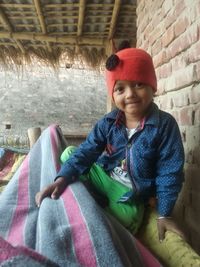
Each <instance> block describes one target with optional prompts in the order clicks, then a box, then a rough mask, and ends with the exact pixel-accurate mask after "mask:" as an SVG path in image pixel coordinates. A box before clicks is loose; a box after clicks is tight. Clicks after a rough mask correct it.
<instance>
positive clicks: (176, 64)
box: [171, 54, 188, 73]
mask: <svg viewBox="0 0 200 267" xmlns="http://www.w3.org/2000/svg"><path fill="white" fill-rule="evenodd" d="M171 64H172V73H173V72H174V71H177V70H180V69H184V68H185V67H186V66H187V65H188V64H187V58H186V56H185V54H181V55H177V56H176V57H174V58H172V59H171Z"/></svg>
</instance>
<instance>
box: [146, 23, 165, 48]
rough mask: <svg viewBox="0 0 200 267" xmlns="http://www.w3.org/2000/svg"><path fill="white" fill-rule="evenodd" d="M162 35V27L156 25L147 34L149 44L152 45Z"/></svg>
mask: <svg viewBox="0 0 200 267" xmlns="http://www.w3.org/2000/svg"><path fill="white" fill-rule="evenodd" d="M162 34H163V29H162V25H160V24H158V25H157V27H155V28H154V30H153V31H152V32H151V33H150V34H149V44H150V45H153V44H154V43H155V41H156V40H157V39H158V38H160V36H162Z"/></svg>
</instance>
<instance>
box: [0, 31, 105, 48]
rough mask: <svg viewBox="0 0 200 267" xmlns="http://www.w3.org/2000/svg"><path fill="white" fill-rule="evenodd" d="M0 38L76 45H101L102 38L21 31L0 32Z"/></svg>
mask: <svg viewBox="0 0 200 267" xmlns="http://www.w3.org/2000/svg"><path fill="white" fill-rule="evenodd" d="M0 38H8V39H13V38H15V39H17V40H30V41H40V42H45V41H46V42H53V43H66V44H78V45H82V44H83V45H84V44H88V45H103V44H104V39H95V38H84V37H68V36H64V37H58V36H49V35H45V34H40V33H36V34H29V33H25V32H24V33H23V32H20V33H19V32H14V33H9V32H0Z"/></svg>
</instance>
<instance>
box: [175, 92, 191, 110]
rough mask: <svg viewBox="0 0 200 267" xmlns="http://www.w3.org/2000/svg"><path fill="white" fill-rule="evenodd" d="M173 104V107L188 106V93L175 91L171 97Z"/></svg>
mask: <svg viewBox="0 0 200 267" xmlns="http://www.w3.org/2000/svg"><path fill="white" fill-rule="evenodd" d="M172 99H173V104H174V106H175V107H183V106H187V105H188V104H189V97H188V92H186V91H185V90H184V91H182V90H181V91H180V92H179V91H176V92H175V93H174V94H173V96H172Z"/></svg>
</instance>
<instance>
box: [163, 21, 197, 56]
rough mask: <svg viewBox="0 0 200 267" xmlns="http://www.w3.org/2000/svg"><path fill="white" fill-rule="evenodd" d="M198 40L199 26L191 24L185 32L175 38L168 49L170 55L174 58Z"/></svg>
mask: <svg viewBox="0 0 200 267" xmlns="http://www.w3.org/2000/svg"><path fill="white" fill-rule="evenodd" d="M197 41H198V28H197V25H193V26H191V27H190V28H189V29H188V30H187V31H186V32H185V33H184V34H182V35H181V36H179V37H178V38H177V39H175V40H174V41H173V42H172V43H171V44H170V45H169V49H168V53H169V55H168V57H170V58H174V57H175V56H176V55H177V54H179V53H180V52H182V51H185V50H186V49H188V48H189V47H191V45H192V44H194V43H195V42H197Z"/></svg>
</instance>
